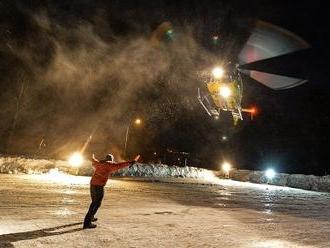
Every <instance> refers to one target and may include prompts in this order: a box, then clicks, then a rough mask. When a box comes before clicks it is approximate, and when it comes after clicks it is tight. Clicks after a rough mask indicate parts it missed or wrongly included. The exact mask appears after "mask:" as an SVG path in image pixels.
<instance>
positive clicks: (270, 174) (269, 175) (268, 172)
mask: <svg viewBox="0 0 330 248" xmlns="http://www.w3.org/2000/svg"><path fill="white" fill-rule="evenodd" d="M275 174H276V173H275V171H274V170H273V169H268V170H266V177H267V178H268V179H270V180H271V179H273V178H274V177H275Z"/></svg>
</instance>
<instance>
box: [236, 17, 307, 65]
mask: <svg viewBox="0 0 330 248" xmlns="http://www.w3.org/2000/svg"><path fill="white" fill-rule="evenodd" d="M306 48H309V44H308V43H307V42H306V41H305V40H303V39H302V38H300V37H299V36H297V35H295V34H294V33H292V32H290V31H288V30H286V29H283V28H281V27H279V26H276V25H273V24H270V23H268V22H264V21H257V22H256V25H255V28H254V29H253V30H252V33H251V36H250V37H249V39H248V40H247V42H246V44H245V46H244V47H243V49H242V50H241V52H240V54H239V56H238V60H239V64H241V65H243V64H247V63H251V62H255V61H259V60H264V59H268V58H273V57H277V56H281V55H284V54H287V53H292V52H295V51H298V50H302V49H306Z"/></svg>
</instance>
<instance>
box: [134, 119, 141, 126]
mask: <svg viewBox="0 0 330 248" xmlns="http://www.w3.org/2000/svg"><path fill="white" fill-rule="evenodd" d="M141 122H142V121H141V119H140V118H137V119H136V120H135V121H134V123H135V124H136V125H140V124H141Z"/></svg>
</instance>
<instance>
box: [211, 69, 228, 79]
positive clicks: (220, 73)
mask: <svg viewBox="0 0 330 248" xmlns="http://www.w3.org/2000/svg"><path fill="white" fill-rule="evenodd" d="M212 74H213V77H214V78H215V79H220V78H222V77H223V75H224V74H225V71H224V69H223V68H222V67H215V68H214V69H213V70H212Z"/></svg>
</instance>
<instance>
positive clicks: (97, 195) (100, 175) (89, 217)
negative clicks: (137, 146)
mask: <svg viewBox="0 0 330 248" xmlns="http://www.w3.org/2000/svg"><path fill="white" fill-rule="evenodd" d="M139 158H140V155H138V156H136V158H135V159H134V160H133V161H127V162H122V163H115V161H114V157H113V155H112V154H108V155H107V156H106V157H105V159H104V160H100V161H99V160H97V159H96V158H95V156H94V154H93V156H92V165H93V167H94V169H95V170H94V174H93V176H92V179H91V182H90V192H91V198H92V203H91V204H90V206H89V209H88V212H87V214H86V216H85V219H84V226H83V228H84V229H85V228H95V227H96V225H95V224H93V223H92V222H93V221H97V218H95V217H94V215H95V214H96V212H97V210H98V209H99V207H100V206H101V202H102V199H103V195H104V186H105V185H106V183H107V181H108V177H109V175H111V174H112V173H114V172H116V171H117V170H119V169H122V168H124V167H126V166H129V165H132V164H134V163H136V162H137V161H138V159H139Z"/></svg>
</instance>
